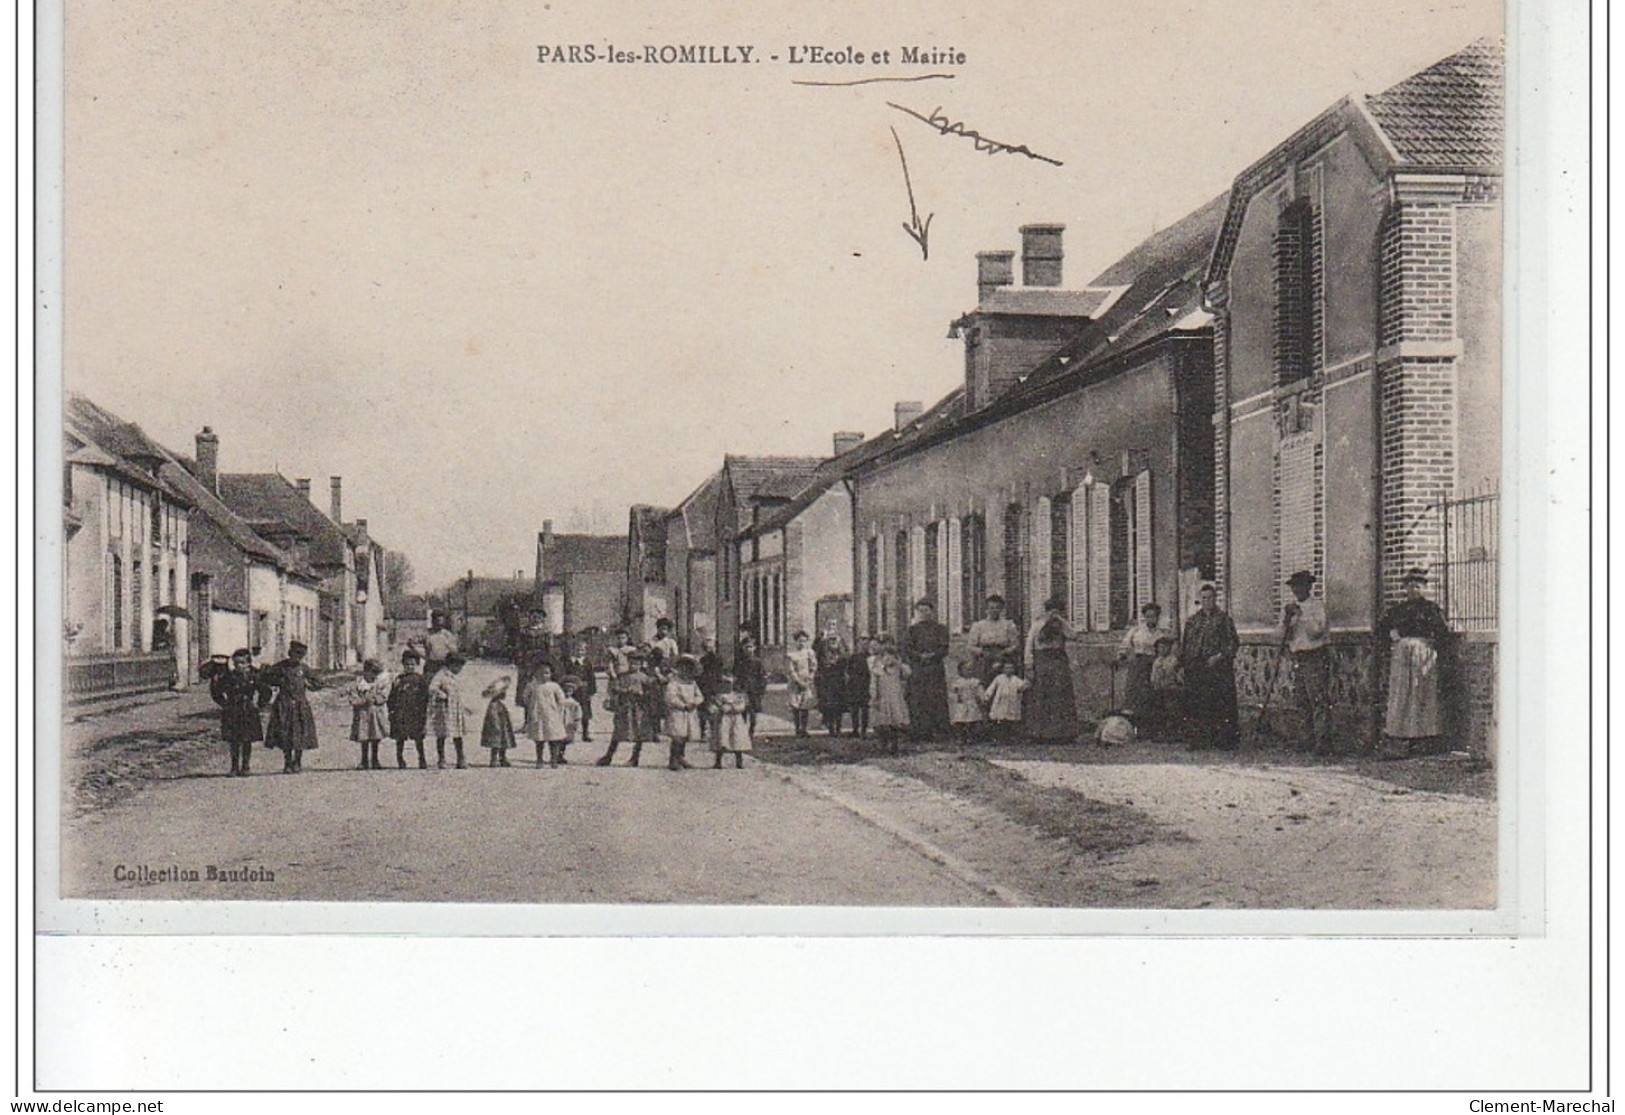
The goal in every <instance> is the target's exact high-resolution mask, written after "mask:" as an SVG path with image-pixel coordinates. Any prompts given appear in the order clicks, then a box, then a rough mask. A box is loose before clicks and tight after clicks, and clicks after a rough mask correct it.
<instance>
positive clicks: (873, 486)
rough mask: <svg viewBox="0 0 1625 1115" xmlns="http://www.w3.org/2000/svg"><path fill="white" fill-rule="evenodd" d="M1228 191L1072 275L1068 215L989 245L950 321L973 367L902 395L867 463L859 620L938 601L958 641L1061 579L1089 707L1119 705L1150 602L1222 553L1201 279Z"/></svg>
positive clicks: (1022, 612) (873, 622) (871, 626)
mask: <svg viewBox="0 0 1625 1115" xmlns="http://www.w3.org/2000/svg"><path fill="white" fill-rule="evenodd" d="M1223 212H1224V199H1223V198H1219V199H1216V200H1215V201H1213V202H1210V203H1209V204H1208V205H1206V206H1204V207H1203V208H1201V209H1199V210H1198V211H1196V212H1195V213H1193V214H1191V215H1190V216H1188V217H1186V218H1185V219H1183V220H1181V221H1180V222H1178V223H1177V224H1175V225H1173V226H1171V227H1169V228H1167V229H1164V230H1162V231H1160V232H1158V233H1156V234H1155V235H1153V236H1152V237H1151V238H1149V239H1148V240H1146V241H1145V242H1144V243H1142V244H1141V245H1139V246H1138V247H1137V248H1135V249H1134V250H1133V251H1132V252H1130V253H1129V254H1128V255H1126V256H1124V257H1123V258H1122V259H1121V260H1119V261H1118V262H1117V263H1115V264H1113V265H1112V266H1111V267H1109V268H1108V269H1107V270H1106V271H1104V272H1103V273H1101V274H1100V275H1099V276H1098V277H1097V278H1096V279H1095V280H1094V281H1093V282H1091V283H1089V284H1088V285H1086V286H1083V287H1081V288H1078V289H1074V290H1068V289H1065V288H1063V287H1062V285H1061V284H1062V268H1063V263H1064V256H1063V251H1062V233H1063V229H1062V226H1060V225H1029V226H1026V227H1025V228H1023V229H1022V230H1021V233H1022V257H1023V259H1022V271H1023V285H1021V286H1019V287H1017V286H1015V285H1014V268H1013V260H1014V256H1015V253H1014V252H1010V251H1000V252H983V253H980V254H979V255H978V257H977V263H978V270H977V280H978V283H977V285H978V289H977V294H978V301H977V306H976V308H975V309H974V310H972V311H971V312H969V313H967V314H965V315H964V316H962V317H960V318H959V319H958V320H957V321H955V322H954V323H953V326H952V329H951V331H950V336H951V337H956V338H958V339H960V340H961V341H962V343H963V345H964V350H965V378H964V382H963V384H962V385H961V386H960V387H957V388H955V390H953V391H952V392H950V393H949V394H948V395H947V396H946V397H944V398H943V399H942V400H941V401H940V402H938V403H937V404H936V405H935V406H933V407H932V408H930V409H929V410H925V411H923V412H922V411H921V408H920V407H919V406H918V404H899V405H898V408H897V412H896V415H895V417H896V422H895V429H894V431H893V444H892V445H891V446H890V447H888V448H886V449H885V450H884V451H882V452H879V453H878V454H875V455H872V456H871V457H870V459H868V460H867V461H865V462H864V463H862V464H860V465H859V466H858V467H856V468H855V469H854V470H853V472H852V480H853V482H854V483H855V486H856V511H855V518H854V543H855V558H856V567H857V570H858V575H857V583H856V588H857V609H856V611H857V623H858V626H859V628H860V629H861V630H862V631H863V632H865V633H867V634H879V633H883V632H890V633H893V634H896V635H900V634H901V633H902V631H903V630H904V628H906V626H907V624H908V623H909V620H910V612H911V608H912V605H913V604H914V602H915V601H917V600H920V599H927V600H930V601H932V602H933V604H934V606H935V608H936V611H937V614H938V618H939V619H941V620H942V622H943V623H945V624H946V625H947V626H948V628H949V630H950V632H951V633H952V634H953V636H954V642H955V649H954V653H955V654H956V655H960V656H963V655H964V654H965V653H967V652H966V649H965V647H964V645H963V642H962V639H963V634H964V633H965V632H966V631H967V630H968V628H969V627H970V625H971V623H972V622H974V621H975V619H976V618H978V616H979V615H980V613H981V608H982V605H983V602H984V601H985V599H986V597H987V596H989V595H991V594H999V595H1001V596H1003V597H1004V598H1005V600H1006V602H1007V608H1008V612H1009V614H1010V615H1011V617H1012V618H1014V619H1015V620H1016V622H1017V624H1018V625H1020V626H1021V627H1022V628H1023V629H1025V627H1026V625H1027V623H1028V622H1029V621H1030V620H1031V619H1032V618H1033V616H1034V615H1035V614H1037V612H1038V611H1039V610H1040V609H1041V607H1042V605H1043V602H1044V601H1045V600H1046V599H1048V598H1049V597H1050V596H1051V595H1058V596H1060V597H1062V598H1063V599H1064V600H1065V602H1066V608H1067V611H1068V613H1069V615H1070V618H1071V619H1072V621H1073V622H1074V623H1075V624H1077V626H1078V627H1080V628H1081V629H1083V630H1084V631H1085V632H1086V638H1085V641H1084V642H1083V643H1082V644H1081V645H1080V646H1078V647H1077V648H1076V650H1075V652H1074V656H1073V667H1074V672H1075V683H1076V685H1075V687H1076V691H1077V694H1078V700H1079V705H1080V711H1082V712H1085V713H1093V714H1098V713H1099V712H1101V711H1103V710H1104V709H1106V708H1108V707H1109V706H1110V702H1111V694H1112V684H1113V677H1112V667H1111V663H1112V661H1113V660H1114V658H1115V651H1116V647H1117V644H1118V642H1119V640H1120V639H1121V636H1122V633H1123V631H1124V629H1125V628H1127V627H1128V626H1130V625H1131V624H1132V623H1133V622H1134V620H1135V619H1136V618H1137V616H1138V612H1139V609H1140V607H1141V606H1142V605H1144V604H1148V603H1158V604H1160V605H1162V607H1163V608H1164V610H1165V611H1166V612H1168V613H1169V614H1170V615H1177V614H1178V613H1179V612H1181V611H1182V610H1185V602H1186V601H1187V600H1189V599H1190V598H1191V596H1192V595H1193V591H1194V588H1195V585H1196V584H1197V582H1198V581H1199V579H1200V578H1201V577H1202V576H1205V575H1207V574H1209V573H1211V566H1212V561H1213V539H1214V527H1213V464H1212V458H1213V434H1212V425H1211V419H1212V409H1213V395H1212V391H1213V379H1212V366H1213V356H1212V336H1213V333H1212V325H1211V319H1210V317H1209V315H1208V314H1207V313H1206V312H1204V311H1203V309H1202V306H1201V297H1202V288H1201V279H1202V275H1203V272H1204V269H1205V265H1206V263H1207V259H1208V255H1209V252H1210V250H1211V245H1212V243H1213V238H1214V235H1215V233H1216V231H1217V228H1218V223H1219V220H1220V218H1221V217H1222V215H1223Z"/></svg>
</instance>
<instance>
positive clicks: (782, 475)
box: [723, 454, 828, 503]
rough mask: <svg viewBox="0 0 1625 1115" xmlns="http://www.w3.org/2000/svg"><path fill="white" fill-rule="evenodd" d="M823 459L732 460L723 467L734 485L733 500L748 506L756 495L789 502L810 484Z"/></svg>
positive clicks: (751, 458) (727, 461)
mask: <svg viewBox="0 0 1625 1115" xmlns="http://www.w3.org/2000/svg"><path fill="white" fill-rule="evenodd" d="M827 459H828V458H825V457H735V456H733V455H731V454H730V455H729V456H728V457H727V458H726V459H725V461H724V465H723V467H724V468H726V469H727V471H728V478H729V480H730V482H731V483H732V484H733V490H734V498H735V499H737V500H738V501H739V502H740V503H748V502H749V501H750V500H752V499H754V498H756V497H757V496H759V495H760V496H764V497H766V498H770V499H790V498H792V497H793V496H795V494H796V493H797V492H800V491H801V489H802V488H805V487H806V486H807V485H808V484H810V483H812V480H813V477H814V476H815V475H816V474H817V472H818V466H820V465H822V464H823V463H824V461H825V460H827Z"/></svg>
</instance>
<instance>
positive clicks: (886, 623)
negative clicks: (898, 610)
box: [873, 524, 891, 635]
mask: <svg viewBox="0 0 1625 1115" xmlns="http://www.w3.org/2000/svg"><path fill="white" fill-rule="evenodd" d="M877 537H878V539H879V541H878V542H877V544H876V545H875V556H876V558H877V559H878V560H877V561H876V562H875V566H876V575H875V629H874V632H873V633H874V634H876V635H879V634H880V633H881V632H884V631H889V630H891V617H890V616H889V615H888V614H887V613H888V612H889V611H890V608H891V600H890V599H889V593H888V591H887V589H888V586H890V584H891V581H890V580H888V577H889V576H890V571H891V555H890V554H889V553H887V551H888V550H890V549H891V537H890V536H889V535H888V534H887V533H886V530H885V525H884V524H882V525H881V531H880V533H879V535H878V536H877Z"/></svg>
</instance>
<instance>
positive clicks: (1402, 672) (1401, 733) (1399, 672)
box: [1375, 569, 1450, 759]
mask: <svg viewBox="0 0 1625 1115" xmlns="http://www.w3.org/2000/svg"><path fill="white" fill-rule="evenodd" d="M1427 579H1428V578H1427V573H1426V572H1424V571H1423V570H1421V569H1412V570H1410V571H1409V572H1407V573H1406V574H1405V582H1404V583H1405V599H1404V600H1402V601H1400V602H1399V603H1398V604H1395V605H1394V606H1393V607H1391V608H1389V609H1388V610H1387V611H1386V612H1384V613H1382V618H1381V619H1379V620H1378V621H1377V630H1376V632H1375V635H1376V638H1377V645H1378V646H1379V647H1380V646H1382V644H1383V643H1384V642H1387V643H1388V644H1389V645H1390V654H1389V660H1388V704H1387V708H1386V710H1385V711H1386V715H1385V716H1384V718H1383V726H1382V731H1383V736H1384V743H1383V747H1382V752H1381V757H1382V758H1384V759H1403V758H1406V757H1407V756H1409V755H1410V754H1411V753H1412V752H1413V751H1415V750H1417V749H1418V748H1420V747H1422V746H1423V745H1424V744H1425V742H1426V741H1429V740H1433V739H1436V738H1437V737H1439V736H1441V735H1443V734H1444V725H1443V719H1444V718H1443V716H1442V715H1441V709H1440V706H1439V664H1440V655H1441V654H1442V653H1443V651H1444V650H1445V649H1446V648H1447V646H1448V644H1449V639H1450V625H1449V624H1448V623H1446V622H1445V618H1444V612H1443V611H1441V610H1440V608H1439V606H1438V605H1437V604H1435V603H1434V602H1433V601H1431V600H1429V599H1428V598H1427V597H1425V596H1423V595H1422V589H1423V587H1424V586H1425V585H1426V584H1427Z"/></svg>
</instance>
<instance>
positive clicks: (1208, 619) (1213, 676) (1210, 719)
mask: <svg viewBox="0 0 1625 1115" xmlns="http://www.w3.org/2000/svg"><path fill="white" fill-rule="evenodd" d="M1201 601H1202V606H1201V609H1200V610H1198V611H1197V613H1196V614H1195V615H1193V616H1191V618H1190V619H1189V620H1187V621H1186V623H1185V641H1184V642H1183V643H1182V644H1181V645H1180V650H1179V664H1180V666H1181V667H1182V668H1183V669H1184V671H1185V696H1186V700H1187V702H1188V703H1189V708H1190V722H1191V729H1192V732H1193V736H1194V738H1193V739H1192V740H1191V744H1190V748H1191V750H1192V751H1200V750H1202V749H1203V748H1207V747H1217V748H1220V749H1222V750H1225V751H1234V750H1235V749H1236V747H1237V746H1238V745H1239V744H1240V742H1241V725H1240V717H1239V716H1238V714H1237V712H1236V652H1237V651H1238V650H1239V649H1240V648H1241V640H1240V638H1238V637H1237V635H1236V625H1235V624H1234V623H1232V622H1231V620H1230V617H1229V616H1228V615H1226V614H1225V613H1224V612H1223V611H1222V610H1220V608H1219V590H1218V589H1217V588H1215V587H1214V586H1213V585H1212V584H1205V585H1203V586H1202V591H1201Z"/></svg>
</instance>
